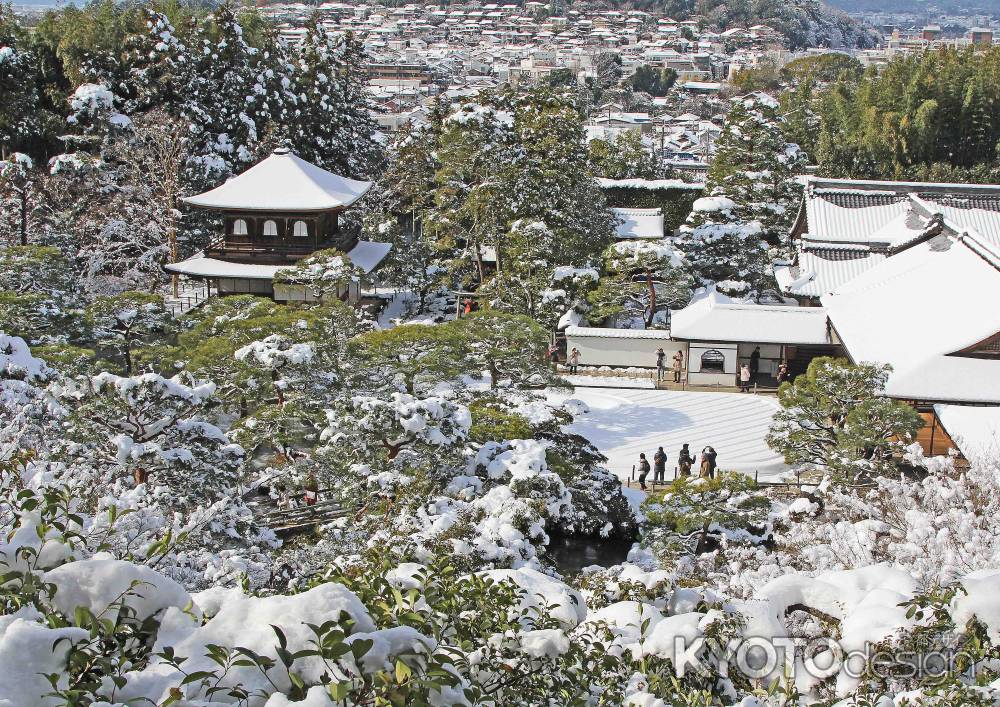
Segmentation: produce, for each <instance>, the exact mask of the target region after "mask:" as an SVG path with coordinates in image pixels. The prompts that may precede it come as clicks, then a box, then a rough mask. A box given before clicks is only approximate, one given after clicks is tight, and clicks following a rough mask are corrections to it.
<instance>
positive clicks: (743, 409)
mask: <svg viewBox="0 0 1000 707" xmlns="http://www.w3.org/2000/svg"><path fill="white" fill-rule="evenodd" d="M553 395H554V396H555V395H560V396H565V394H555V393H554V394H553ZM569 397H571V398H573V399H576V400H581V401H583V402H584V403H585V404H586V405H587V407H588V408H589V412H578V413H577V415H576V420H575V421H574V423H573V424H572V425H571V426H570V428H569V429H570V430H571V431H572V432H575V433H577V434H580V435H583V436H584V437H586V438H587V439H589V440H590V441H591V442H593V443H594V445H596V446H597V448H598V449H600V450H601V452H602V453H603V454H605V455H606V456H607V457H608V468H609V469H610V470H611V471H612V472H613V473H615V474H617V475H618V476H619V477H621V478H622V479H625V478H628V477H629V476H630V474H631V473H632V465H633V464H635V463H636V460H637V459H638V458H639V453H640V452H645V453H646V456H647V458H650V459H651V458H652V455H653V453H654V452H655V451H656V448H657V447H659V446H661V445H662V446H663V449H664V450H665V451H666V453H667V458H668V460H669V462H668V467H667V468H668V475H672V474H673V468H674V466H675V465H676V459H677V453H678V452H679V451H680V448H681V445H682V444H684V443H685V442H686V443H687V444H688V445H689V447H690V449H691V451H692V453H697V452H699V451H701V449H702V448H703V447H705V446H706V445H711V446H713V447H714V448H715V450H716V451H717V452H718V453H719V466H720V467H721V468H722V469H725V470H732V471H740V472H743V473H746V474H753V473H754V472H759V473H760V478H762V479H763V478H767V477H774V476H777V475H778V474H780V473H782V472H784V471H787V470H788V467H787V465H786V464H785V463H784V461H783V460H782V458H781V456H780V455H778V454H776V453H775V452H773V451H772V450H771V449H770V448H769V447H768V446H767V443H766V442H765V441H764V437H765V435H766V434H767V430H768V427H770V425H771V418H772V417H773V415H774V412H775V411H776V410H777V409H778V403H777V401H776V400H774V399H773V398H768V397H763V396H757V395H747V394H740V393H692V392H686V391H670V390H635V389H627V388H622V389H596V388H577V389H576V390H575V391H574V392H573V394H572V396H569Z"/></svg>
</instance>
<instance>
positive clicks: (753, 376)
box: [750, 346, 760, 383]
mask: <svg viewBox="0 0 1000 707" xmlns="http://www.w3.org/2000/svg"><path fill="white" fill-rule="evenodd" d="M759 372H760V347H759V346H757V347H756V348H754V350H753V353H752V354H750V380H751V381H752V382H754V383H756V382H757V373H759Z"/></svg>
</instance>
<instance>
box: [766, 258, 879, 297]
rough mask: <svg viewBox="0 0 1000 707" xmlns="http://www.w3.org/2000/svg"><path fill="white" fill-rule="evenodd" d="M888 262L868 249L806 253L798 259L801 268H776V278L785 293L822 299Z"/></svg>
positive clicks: (788, 266) (777, 266) (787, 266)
mask: <svg viewBox="0 0 1000 707" xmlns="http://www.w3.org/2000/svg"><path fill="white" fill-rule="evenodd" d="M885 258H886V256H885V254H884V253H872V252H871V251H869V250H868V249H862V250H854V249H850V250H841V249H834V248H824V249H821V250H808V251H807V250H804V251H802V252H800V253H799V255H798V264H797V265H795V266H790V265H776V266H775V267H774V277H775V279H776V280H777V281H778V286H779V287H780V288H781V291H782V292H785V293H787V294H789V295H793V296H797V297H820V296H821V295H825V294H827V293H828V292H833V291H834V290H836V289H837V288H839V287H841V286H842V285H844V284H846V283H848V282H850V281H851V280H853V279H854V278H855V277H857V276H858V275H860V274H861V273H863V272H865V271H866V270H868V269H870V268H873V267H875V266H876V265H878V264H879V263H881V262H882V261H883V260H885Z"/></svg>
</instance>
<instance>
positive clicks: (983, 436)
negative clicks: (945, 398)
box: [934, 404, 1000, 464]
mask: <svg viewBox="0 0 1000 707" xmlns="http://www.w3.org/2000/svg"><path fill="white" fill-rule="evenodd" d="M934 412H935V413H937V416H938V419H939V420H940V421H941V424H942V425H944V428H945V430H947V431H948V434H949V435H950V436H951V438H952V439H953V440H954V441H955V444H957V445H958V448H959V450H960V451H961V452H962V456H964V457H965V458H966V459H968V460H969V463H971V464H976V463H982V464H986V463H989V462H990V461H993V460H996V459H1000V407H995V406H989V407H986V406H978V405H941V404H939V405H935V406H934Z"/></svg>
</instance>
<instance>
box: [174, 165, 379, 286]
mask: <svg viewBox="0 0 1000 707" xmlns="http://www.w3.org/2000/svg"><path fill="white" fill-rule="evenodd" d="M371 186H372V185H371V182H364V181H358V180H355V179H348V178H347V177H341V176H339V175H337V174H333V173H332V172H328V171H326V170H325V169H321V168H320V167H317V166H316V165H314V164H311V163H309V162H306V161H305V160H303V159H302V158H300V157H298V156H297V155H295V154H293V153H292V152H291V151H289V150H288V149H287V148H278V149H277V150H275V151H274V153H273V154H271V155H270V156H269V157H267V158H266V159H264V160H262V161H261V162H259V163H257V164H256V165H254V166H253V167H251V168H250V169H248V170H246V171H245V172H243V173H241V174H239V175H237V176H235V177H233V178H232V179H230V180H229V181H227V182H225V183H224V184H221V185H219V186H218V187H216V188H215V189H212V190H210V191H207V192H205V193H203V194H198V195H196V196H190V197H186V198H184V199H183V201H184V203H186V204H187V205H189V206H192V207H195V208H199V209H210V210H212V211H217V212H221V214H222V216H223V223H224V233H223V235H222V237H220V238H219V239H217V240H216V241H214V242H212V243H211V244H210V245H209V246H208V247H207V248H205V250H204V251H202V252H201V253H198V254H197V255H195V256H194V257H191V258H188V259H187V260H184V261H182V262H179V263H171V264H169V265H167V266H165V267H166V270H167V271H169V272H172V273H177V274H180V275H186V276H188V277H192V278H197V279H202V280H205V281H207V282H208V285H209V288H210V289H211V288H214V289H215V290H216V291H217V292H218V293H219V294H221V295H226V294H239V293H251V294H259V295H266V296H270V297H274V298H275V299H278V300H282V299H299V297H295V296H294V292H295V291H294V290H293V291H291V292H284V291H280V290H279V291H276V290H275V288H274V283H273V279H274V276H275V274H276V273H277V272H278V271H280V270H282V269H286V268H291V267H294V266H295V264H296V263H297V262H298V261H299V260H301V259H302V258H304V257H306V256H308V255H310V254H311V253H313V252H315V251H317V250H323V249H327V248H336V249H338V250H340V251H342V252H344V253H346V254H347V256H348V257H349V258H350V259H351V262H352V263H353V264H354V265H355V266H357V267H358V268H360V269H361V270H362V271H363V272H364V273H366V274H367V273H370V272H371V271H372V270H374V269H375V268H376V267H377V266H378V265H379V263H381V262H382V261H383V260H384V259H385V257H386V255H388V253H389V250H390V248H391V247H392V246H391V245H390V244H388V243H376V242H371V241H359V240H358V239H357V237H356V236H355V235H354V234H353V233H351V232H348V231H346V230H342V229H341V228H340V214H341V213H342V212H343V211H345V210H346V209H348V208H349V207H350V206H351V205H353V204H354V203H356V202H357V201H358V200H359V199H361V198H362V197H363V196H364V195H365V194H366V193H368V190H369V189H371ZM359 289H360V283H355V286H354V287H352V288H351V291H350V293H349V299H352V300H354V299H357V296H358V291H359Z"/></svg>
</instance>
